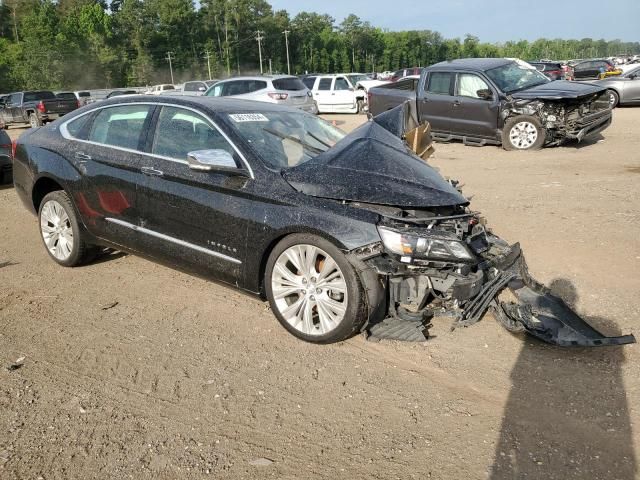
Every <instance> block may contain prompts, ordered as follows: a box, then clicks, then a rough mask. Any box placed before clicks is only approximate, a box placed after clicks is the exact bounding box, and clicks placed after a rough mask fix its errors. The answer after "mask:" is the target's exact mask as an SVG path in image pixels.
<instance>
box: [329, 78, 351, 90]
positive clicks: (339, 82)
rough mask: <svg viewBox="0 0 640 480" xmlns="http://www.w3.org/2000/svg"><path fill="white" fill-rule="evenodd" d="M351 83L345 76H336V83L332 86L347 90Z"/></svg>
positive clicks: (335, 88) (336, 88)
mask: <svg viewBox="0 0 640 480" xmlns="http://www.w3.org/2000/svg"><path fill="white" fill-rule="evenodd" d="M350 88H351V85H349V82H347V79H346V78H343V77H338V78H336V85H335V87H333V89H334V90H349V89H350Z"/></svg>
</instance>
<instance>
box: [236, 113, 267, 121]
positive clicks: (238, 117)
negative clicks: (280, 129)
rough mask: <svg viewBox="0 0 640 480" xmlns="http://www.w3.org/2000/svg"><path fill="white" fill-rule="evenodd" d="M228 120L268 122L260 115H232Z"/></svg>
mask: <svg viewBox="0 0 640 480" xmlns="http://www.w3.org/2000/svg"><path fill="white" fill-rule="evenodd" d="M229 118H231V120H233V121H234V122H268V121H269V119H268V118H267V117H265V116H264V115H263V114H261V113H233V114H231V115H229Z"/></svg>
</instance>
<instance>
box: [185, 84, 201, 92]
mask: <svg viewBox="0 0 640 480" xmlns="http://www.w3.org/2000/svg"><path fill="white" fill-rule="evenodd" d="M199 86H200V84H199V83H198V82H187V83H185V84H184V91H185V92H197V91H198V87H199Z"/></svg>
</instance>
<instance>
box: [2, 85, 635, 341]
mask: <svg viewBox="0 0 640 480" xmlns="http://www.w3.org/2000/svg"><path fill="white" fill-rule="evenodd" d="M424 128H425V126H424V125H417V124H415V121H414V120H413V117H411V115H410V114H409V113H408V111H407V110H406V108H405V107H404V106H400V107H398V108H396V109H394V110H391V111H389V112H387V113H385V114H382V115H380V116H378V117H377V118H376V119H375V120H374V121H369V122H367V123H366V124H364V125H363V126H361V127H360V128H358V129H357V130H355V131H354V132H352V133H351V134H349V135H347V136H345V135H344V134H343V133H342V132H341V131H339V130H337V129H336V128H334V127H332V126H331V125H330V124H328V123H326V122H325V121H323V120H321V119H319V118H317V117H315V116H313V115H310V114H307V113H304V112H302V111H300V110H297V109H289V108H285V107H279V106H276V105H273V106H272V105H267V104H264V103H256V102H249V101H242V100H229V99H217V98H209V97H159V98H153V97H148V96H144V97H143V96H129V97H127V96H123V97H120V98H116V99H112V100H107V101H105V102H102V103H100V104H93V105H89V106H86V107H83V108H81V109H79V110H78V111H76V112H73V113H72V114H71V115H69V116H65V118H64V119H61V120H59V121H56V122H53V123H52V124H50V125H48V126H46V127H42V128H38V129H34V130H31V131H29V132H27V133H25V134H24V135H23V136H22V137H21V139H20V141H19V143H18V145H17V152H16V159H15V165H14V179H15V186H16V190H17V192H18V195H19V196H20V198H21V199H22V201H23V202H24V204H25V206H26V207H27V208H28V209H29V210H31V211H33V212H35V213H37V215H38V219H39V225H40V231H41V236H42V240H43V243H44V246H45V248H46V251H47V252H48V254H49V255H50V256H51V258H52V259H53V260H55V261H56V262H58V263H59V264H60V265H63V266H68V267H72V266H76V265H80V264H82V263H84V262H87V261H89V260H90V259H91V258H92V257H93V256H94V255H95V254H96V252H97V251H98V250H99V249H102V248H104V247H111V248H115V249H119V250H125V251H130V252H134V253H138V254H141V255H144V256H147V257H149V258H152V259H154V260H157V261H161V262H165V263H167V264H170V265H175V266H179V267H181V268H183V269H191V270H193V271H194V272H197V273H199V274H204V275H206V276H208V277H210V278H212V279H216V280H218V281H221V282H225V283H227V284H229V285H232V286H235V287H237V288H240V289H243V290H245V291H248V292H252V293H255V294H258V295H263V296H266V297H267V298H268V300H269V302H270V304H271V307H272V310H273V312H274V313H275V315H276V317H277V318H278V320H279V321H280V323H281V324H282V325H283V326H284V327H285V328H286V329H287V330H288V331H289V332H291V333H292V334H294V335H295V336H297V337H299V338H301V339H303V340H306V341H310V342H317V343H328V342H335V341H340V340H343V339H345V338H347V337H349V336H351V335H353V334H354V333H356V332H363V333H366V334H368V335H373V336H378V337H380V338H400V339H405V340H424V339H425V338H427V335H428V332H427V330H428V327H429V321H430V319H431V318H432V317H433V316H437V315H441V314H445V315H448V316H450V317H453V318H454V326H468V325H471V324H473V323H475V322H477V321H478V320H480V318H481V317H482V316H483V315H484V313H485V312H486V311H487V310H488V309H489V308H491V309H493V310H494V312H495V315H496V317H497V318H498V320H499V321H500V322H501V323H503V325H504V326H505V327H507V328H509V329H510V330H514V331H522V330H526V331H528V332H530V333H531V334H533V335H535V336H537V337H539V338H541V339H543V340H545V341H548V342H552V343H556V344H559V345H576V344H579V345H604V344H620V343H629V342H632V341H633V337H632V336H624V337H616V338H608V337H603V336H602V335H601V334H599V333H598V332H596V331H595V330H593V329H592V328H591V327H589V326H588V325H587V324H586V323H584V322H583V321H582V320H581V319H580V318H579V317H578V316H577V315H576V314H575V313H574V312H573V311H572V310H571V309H569V307H567V306H566V305H565V304H564V303H563V302H562V301H561V300H560V299H558V298H556V297H554V296H552V295H550V294H549V293H548V292H547V291H546V290H545V289H544V288H543V287H542V286H541V285H539V284H538V283H536V282H535V281H534V280H533V279H532V278H531V277H530V276H529V275H528V274H527V271H526V264H525V263H524V258H523V256H522V254H521V252H520V248H519V246H518V245H517V244H516V245H508V244H507V243H506V242H504V241H502V240H500V239H499V238H498V237H496V236H495V235H493V234H492V233H491V232H490V231H489V230H488V229H487V228H486V227H484V225H483V222H482V221H480V218H479V217H478V215H477V214H476V213H474V212H471V211H470V210H469V209H468V201H467V199H466V198H465V197H464V196H462V195H461V193H460V192H459V191H458V190H457V189H456V188H455V185H454V184H452V183H451V182H448V181H445V180H444V179H443V178H442V177H441V176H440V175H439V174H438V173H437V172H436V171H435V170H433V169H432V168H431V167H429V166H428V165H427V163H426V162H425V161H424V160H423V159H422V158H420V157H418V156H417V155H416V154H414V153H413V152H412V151H411V150H410V149H409V148H408V146H407V144H406V143H405V141H404V140H403V139H404V138H407V139H413V140H412V141H413V144H414V147H415V148H414V151H417V152H426V151H428V142H427V143H426V144H425V142H424V141H421V139H422V140H424V138H425V137H424V135H423V134H424V133H425V131H424ZM507 290H508V291H510V292H511V297H509V298H510V299H509V300H503V299H500V298H499V297H498V294H500V292H502V291H507ZM503 293H504V292H503Z"/></svg>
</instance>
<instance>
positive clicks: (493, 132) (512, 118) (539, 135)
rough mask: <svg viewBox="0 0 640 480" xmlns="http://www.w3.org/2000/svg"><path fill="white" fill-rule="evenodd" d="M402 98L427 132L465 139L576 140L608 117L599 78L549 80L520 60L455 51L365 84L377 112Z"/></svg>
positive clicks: (519, 143) (514, 146)
mask: <svg viewBox="0 0 640 480" xmlns="http://www.w3.org/2000/svg"><path fill="white" fill-rule="evenodd" d="M406 101H410V102H411V103H412V104H413V105H412V107H413V108H414V109H415V111H416V114H417V117H418V119H419V120H420V121H421V122H429V123H430V124H431V129H432V132H433V138H434V139H435V140H439V141H444V142H446V141H450V140H461V141H463V142H464V143H465V144H467V145H473V146H480V145H486V144H490V145H500V144H501V145H502V146H503V148H505V149H506V150H535V149H538V148H541V147H543V146H555V145H559V144H561V143H562V142H564V141H566V140H576V141H578V142H579V141H582V140H583V139H584V138H587V137H590V136H594V135H597V134H598V133H600V132H602V131H603V130H605V129H606V128H607V127H608V126H609V125H610V124H611V108H610V105H609V103H608V102H609V96H608V93H607V91H606V90H605V89H604V88H602V87H601V86H596V85H591V84H587V83H581V82H568V81H565V80H556V81H551V80H549V79H548V78H547V77H545V76H544V75H543V74H542V73H540V72H539V71H538V70H536V69H535V68H534V67H532V66H531V65H529V64H528V63H526V62H522V61H520V60H517V59H515V60H514V59H508V58H463V59H459V60H453V61H448V62H441V63H437V64H435V65H433V66H431V67H428V68H425V69H424V71H423V72H422V75H421V76H420V78H411V79H406V80H400V81H398V82H395V83H389V84H385V85H380V86H378V87H374V88H371V89H370V90H369V98H368V103H369V111H370V112H371V114H373V115H377V114H379V113H383V112H385V111H387V110H390V109H391V108H394V107H396V106H397V105H399V104H402V103H404V102H406Z"/></svg>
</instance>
